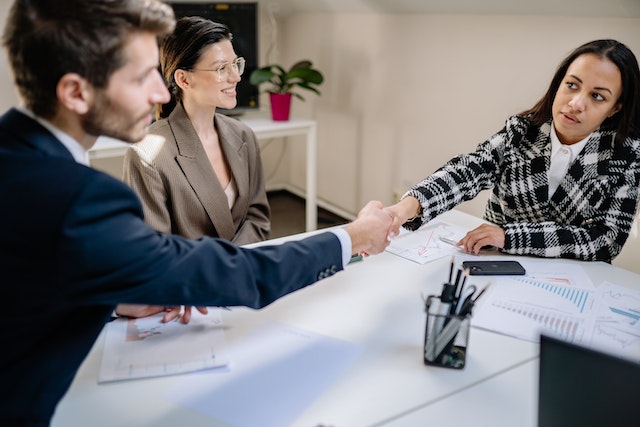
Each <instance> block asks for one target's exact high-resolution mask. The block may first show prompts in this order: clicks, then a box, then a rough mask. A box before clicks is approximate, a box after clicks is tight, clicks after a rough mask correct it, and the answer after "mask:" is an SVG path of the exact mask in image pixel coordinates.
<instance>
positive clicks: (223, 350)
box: [98, 308, 229, 382]
mask: <svg viewBox="0 0 640 427" xmlns="http://www.w3.org/2000/svg"><path fill="white" fill-rule="evenodd" d="M163 314H164V313H161V314H157V315H155V316H150V317H144V318H140V319H126V318H119V319H116V320H114V321H112V322H111V323H109V324H107V326H106V329H107V330H106V337H105V343H104V349H103V353H102V364H101V366H100V374H99V377H98V382H108V381H118V380H128V379H134V378H145V377H157V376H163V375H174V374H182V373H186V372H193V371H198V370H202V369H210V368H216V367H222V366H225V365H227V364H228V362H229V358H228V356H227V345H226V340H225V334H224V329H223V327H222V321H221V317H220V310H219V309H217V308H209V314H207V315H203V314H200V313H199V312H198V311H197V310H195V309H194V310H193V311H192V316H191V322H189V324H187V325H185V324H183V323H181V322H180V321H178V320H174V321H172V322H169V323H162V316H163Z"/></svg>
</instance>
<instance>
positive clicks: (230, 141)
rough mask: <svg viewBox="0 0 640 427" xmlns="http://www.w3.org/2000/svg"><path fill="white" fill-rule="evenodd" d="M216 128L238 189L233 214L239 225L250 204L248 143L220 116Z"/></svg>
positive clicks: (217, 117) (237, 130) (216, 121)
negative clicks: (248, 192)
mask: <svg viewBox="0 0 640 427" xmlns="http://www.w3.org/2000/svg"><path fill="white" fill-rule="evenodd" d="M215 126H216V129H217V130H218V138H219V139H220V145H221V147H222V151H223V152H224V155H225V157H226V159H227V164H228V165H229V169H230V170H231V175H232V176H233V179H234V180H235V182H236V188H237V189H238V197H237V199H236V202H235V204H234V205H233V209H232V211H231V212H232V215H233V219H234V222H236V223H239V222H241V221H242V218H243V217H244V215H245V212H246V211H247V209H248V206H247V205H248V203H249V195H248V194H247V189H248V188H249V168H248V167H247V164H248V159H247V156H248V153H247V142H246V141H245V140H244V138H243V135H242V133H241V132H240V131H239V129H238V128H237V127H235V126H232V125H230V123H229V121H228V120H223V119H222V118H220V117H219V116H218V115H216V118H215Z"/></svg>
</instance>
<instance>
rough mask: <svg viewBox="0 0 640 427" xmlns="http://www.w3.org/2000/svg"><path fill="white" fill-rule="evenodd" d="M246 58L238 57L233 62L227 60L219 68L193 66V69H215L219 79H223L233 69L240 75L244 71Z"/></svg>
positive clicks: (226, 77) (227, 76)
mask: <svg viewBox="0 0 640 427" xmlns="http://www.w3.org/2000/svg"><path fill="white" fill-rule="evenodd" d="M245 62H246V61H245V60H244V58H242V57H238V58H236V59H235V60H234V61H232V62H225V63H224V64H222V65H220V66H219V67H218V68H192V69H191V71H215V72H216V73H218V81H223V80H226V79H228V78H229V76H230V75H231V70H233V71H234V72H236V73H238V75H239V76H241V75H242V73H243V72H244V64H245Z"/></svg>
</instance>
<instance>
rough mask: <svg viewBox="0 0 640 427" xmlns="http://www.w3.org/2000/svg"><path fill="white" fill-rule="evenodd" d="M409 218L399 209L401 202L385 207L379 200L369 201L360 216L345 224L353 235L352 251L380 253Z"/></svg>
mask: <svg viewBox="0 0 640 427" xmlns="http://www.w3.org/2000/svg"><path fill="white" fill-rule="evenodd" d="M414 200H415V199H414ZM416 204H418V203H417V200H416ZM418 206H419V204H418ZM414 211H417V208H414ZM410 216H411V215H410ZM407 219H409V217H408V216H407V215H406V212H404V211H403V210H402V209H399V204H396V205H393V206H390V207H385V206H384V205H383V204H382V203H381V202H379V201H371V202H369V203H367V204H366V205H365V207H364V208H362V210H361V211H360V212H359V213H358V217H357V218H356V219H355V220H354V221H353V222H351V223H349V224H348V225H346V226H345V230H346V231H347V232H348V233H349V235H350V236H351V244H352V252H353V253H364V254H378V253H380V252H382V251H384V249H385V248H386V247H387V246H388V245H389V242H390V241H391V238H392V237H394V236H397V235H398V233H399V232H400V226H401V225H402V224H404V223H405V222H406V221H407Z"/></svg>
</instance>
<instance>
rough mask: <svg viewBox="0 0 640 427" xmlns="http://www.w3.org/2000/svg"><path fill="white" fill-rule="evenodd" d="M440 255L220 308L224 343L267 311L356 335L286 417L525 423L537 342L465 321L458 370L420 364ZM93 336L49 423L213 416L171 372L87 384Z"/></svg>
mask: <svg viewBox="0 0 640 427" xmlns="http://www.w3.org/2000/svg"><path fill="white" fill-rule="evenodd" d="M441 218H442V219H443V220H446V221H448V222H451V223H454V224H457V225H460V226H464V227H468V228H472V227H475V226H476V225H477V224H479V223H480V222H481V220H480V219H478V218H475V217H472V216H470V215H467V214H464V213H462V212H459V211H452V212H449V213H447V214H444V215H443V216H442V217H441ZM316 232H319V231H316ZM306 234H308V233H304V234H303V235H306ZM303 235H296V236H293V237H291V238H299V237H302V236H303ZM282 240H286V238H280V239H276V241H282ZM528 260H529V259H528ZM539 262H544V263H549V262H554V260H545V259H540V260H539ZM560 262H571V261H567V260H560ZM573 262H576V263H579V264H580V265H581V266H582V267H583V268H584V269H585V271H586V272H587V274H588V275H589V276H590V278H592V280H593V282H594V283H595V284H599V283H601V282H602V281H603V280H609V281H615V282H616V283H619V284H621V285H624V286H630V287H633V286H634V285H636V286H637V284H638V283H640V280H639V279H640V276H638V275H636V274H633V273H631V272H628V271H626V270H622V269H620V268H617V267H613V266H611V265H609V264H606V263H600V262H594V263H585V262H578V261H573ZM449 265H450V262H449V259H446V258H443V259H441V260H438V261H434V262H431V263H428V264H424V265H419V264H416V263H413V262H411V261H408V260H405V259H403V258H400V257H398V256H395V255H392V254H390V253H383V254H380V255H376V256H373V257H370V258H366V259H365V260H363V261H362V262H358V263H356V264H353V265H349V266H347V268H346V269H345V271H343V272H340V273H339V274H336V275H335V276H332V277H330V278H329V279H326V280H324V281H322V282H320V283H318V284H316V285H313V286H310V287H308V288H305V289H303V290H301V291H298V292H295V293H293V294H290V295H288V296H286V297H284V298H282V299H280V300H278V301H276V302H275V303H273V304H271V305H270V306H268V307H266V308H264V309H262V310H250V309H244V308H233V309H232V310H231V311H228V312H223V321H224V322H225V324H226V325H227V329H226V335H227V340H228V342H229V344H230V345H233V343H234V342H237V341H239V340H240V339H242V338H243V337H244V336H246V335H247V334H248V333H249V332H250V331H251V330H252V329H253V328H255V327H257V326H260V325H262V324H264V323H265V322H268V321H277V322H281V323H284V324H289V325H293V326H295V327H298V328H301V329H304V330H309V331H313V332H316V333H320V334H323V335H327V336H331V337H336V338H339V339H343V340H346V341H349V342H355V343H358V344H362V345H363V346H364V348H365V350H364V353H363V354H362V355H361V356H360V358H359V359H358V360H357V361H356V362H355V363H354V364H353V365H352V366H351V367H350V368H349V369H348V370H347V371H346V372H345V373H344V374H343V375H342V376H341V377H340V378H339V379H338V380H337V381H335V382H334V383H332V384H331V386H330V387H329V388H328V389H327V390H326V391H325V392H324V393H323V394H322V395H321V396H320V397H319V398H318V399H316V400H315V401H314V402H313V403H312V404H311V405H310V406H309V407H307V408H306V410H305V411H304V412H303V413H302V414H301V415H300V416H299V418H298V419H296V421H295V422H294V423H293V426H296V427H297V426H300V427H314V426H319V425H324V426H335V427H341V426H349V427H359V426H393V427H408V426H422V425H433V426H446V425H465V423H457V422H455V421H453V422H452V418H451V417H452V414H456V411H457V413H458V415H459V416H460V417H461V418H460V419H461V420H467V421H468V422H469V423H471V422H473V425H482V426H484V425H492V426H493V425H495V426H511V425H521V426H534V425H535V414H536V410H537V409H536V408H537V407H536V404H537V394H536V393H537V383H536V381H537V371H536V369H537V361H538V355H539V347H538V344H536V343H532V342H528V341H522V340H518V339H515V338H511V337H508V336H504V335H500V334H496V333H492V332H489V331H485V330H481V329H477V328H471V333H470V341H469V349H468V356H467V364H466V366H465V368H464V369H463V370H451V369H446V368H438V367H427V366H425V365H424V364H423V361H422V345H423V338H424V327H425V314H424V306H423V300H422V296H423V295H426V294H432V293H439V290H440V288H441V284H442V282H443V281H444V280H445V279H446V277H447V276H448V270H449ZM472 324H473V322H472ZM103 335H104V334H103ZM103 340H104V336H101V337H100V339H99V340H98V342H97V343H96V345H95V346H94V348H93V349H92V351H91V353H90V354H89V356H88V358H87V359H86V361H85V362H84V364H83V365H82V367H81V369H80V371H79V373H78V375H77V377H76V379H75V380H74V382H73V384H72V387H71V389H70V391H69V393H68V394H67V396H66V397H65V398H64V399H63V400H62V402H61V404H60V405H59V407H58V410H57V412H56V415H55V417H54V419H53V423H52V427H63V426H64V427H75V426H84V425H92V426H94V427H101V426H105V427H114V426H136V427H145V426H149V427H151V426H153V427H163V426H167V427H168V426H171V427H173V426H175V425H176V424H179V425H189V426H191V427H200V426H203V427H204V426H207V427H210V426H223V425H224V424H222V423H220V422H217V421H215V420H212V419H211V418H208V417H206V416H204V415H201V414H199V413H197V412H195V411H193V410H190V409H188V408H185V407H182V406H179V405H177V404H175V403H173V402H170V401H168V400H166V399H165V398H163V392H164V391H165V390H167V389H169V388H171V387H172V386H173V385H175V384H176V383H177V382H178V381H180V380H181V377H180V376H175V377H164V378H155V379H147V380H135V381H124V382H121V383H111V384H106V385H97V382H96V379H97V373H98V370H99V364H100V360H101V351H102V347H103ZM473 399H478V404H471V405H472V406H471V407H470V408H469V409H470V410H473V411H475V412H473V413H472V412H469V413H462V412H461V411H464V409H461V408H466V407H467V406H466V405H467V404H470V403H469V402H471V401H473ZM285 404H286V402H283V405H285Z"/></svg>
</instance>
